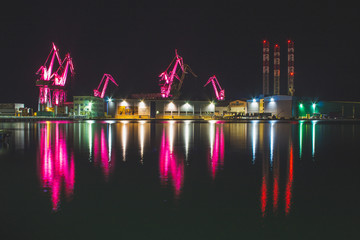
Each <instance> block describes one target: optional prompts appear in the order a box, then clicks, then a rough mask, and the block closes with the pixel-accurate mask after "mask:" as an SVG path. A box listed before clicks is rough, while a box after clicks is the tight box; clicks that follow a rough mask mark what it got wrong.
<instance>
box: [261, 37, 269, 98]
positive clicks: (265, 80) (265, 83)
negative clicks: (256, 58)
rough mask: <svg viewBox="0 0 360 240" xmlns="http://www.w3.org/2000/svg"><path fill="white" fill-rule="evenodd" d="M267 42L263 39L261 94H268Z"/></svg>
mask: <svg viewBox="0 0 360 240" xmlns="http://www.w3.org/2000/svg"><path fill="white" fill-rule="evenodd" d="M269 59H270V57H269V42H268V41H267V40H264V41H263V95H264V96H267V95H269V94H270V89H269V72H270V69H269Z"/></svg>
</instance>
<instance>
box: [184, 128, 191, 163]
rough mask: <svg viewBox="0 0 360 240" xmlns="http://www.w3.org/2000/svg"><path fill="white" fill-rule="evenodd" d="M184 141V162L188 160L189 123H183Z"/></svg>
mask: <svg viewBox="0 0 360 240" xmlns="http://www.w3.org/2000/svg"><path fill="white" fill-rule="evenodd" d="M184 135H185V136H184V141H185V160H186V161H187V160H188V155H189V142H190V122H188V121H186V122H185V128H184Z"/></svg>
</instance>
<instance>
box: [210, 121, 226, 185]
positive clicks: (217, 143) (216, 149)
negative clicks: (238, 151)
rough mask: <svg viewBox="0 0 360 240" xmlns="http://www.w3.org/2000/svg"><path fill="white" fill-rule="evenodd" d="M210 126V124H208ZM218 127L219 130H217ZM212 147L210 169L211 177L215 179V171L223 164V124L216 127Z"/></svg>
mask: <svg viewBox="0 0 360 240" xmlns="http://www.w3.org/2000/svg"><path fill="white" fill-rule="evenodd" d="M210 127H211V126H210ZM219 128H220V130H219ZM211 144H213V147H212V148H211V150H210V151H211V153H210V158H209V160H210V164H209V166H210V170H211V177H212V178H213V179H215V177H216V172H217V171H218V170H219V169H221V168H222V167H223V165H224V153H225V141H224V132H223V125H222V124H221V125H220V126H217V127H216V133H215V138H214V142H213V143H211Z"/></svg>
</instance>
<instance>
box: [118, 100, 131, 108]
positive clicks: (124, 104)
mask: <svg viewBox="0 0 360 240" xmlns="http://www.w3.org/2000/svg"><path fill="white" fill-rule="evenodd" d="M120 106H122V107H127V106H129V104H128V103H127V102H126V101H125V100H124V101H122V102H121V103H120Z"/></svg>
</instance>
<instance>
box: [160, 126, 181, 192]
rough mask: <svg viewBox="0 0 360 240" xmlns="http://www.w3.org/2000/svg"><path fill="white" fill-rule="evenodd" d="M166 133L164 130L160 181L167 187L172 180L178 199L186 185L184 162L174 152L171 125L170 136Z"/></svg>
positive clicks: (170, 127) (171, 127)
mask: <svg viewBox="0 0 360 240" xmlns="http://www.w3.org/2000/svg"><path fill="white" fill-rule="evenodd" d="M165 132H166V131H165V129H164V130H163V134H162V138H161V145H160V155H159V168H160V181H161V185H163V186H166V185H167V184H168V182H169V180H170V181H171V182H172V185H173V188H174V193H175V198H178V197H179V195H180V193H181V190H182V187H183V184H184V161H183V159H180V158H179V157H178V156H177V155H176V154H175V152H174V150H173V137H174V129H173V125H172V124H170V125H169V135H168V136H167V137H166V133H165Z"/></svg>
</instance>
